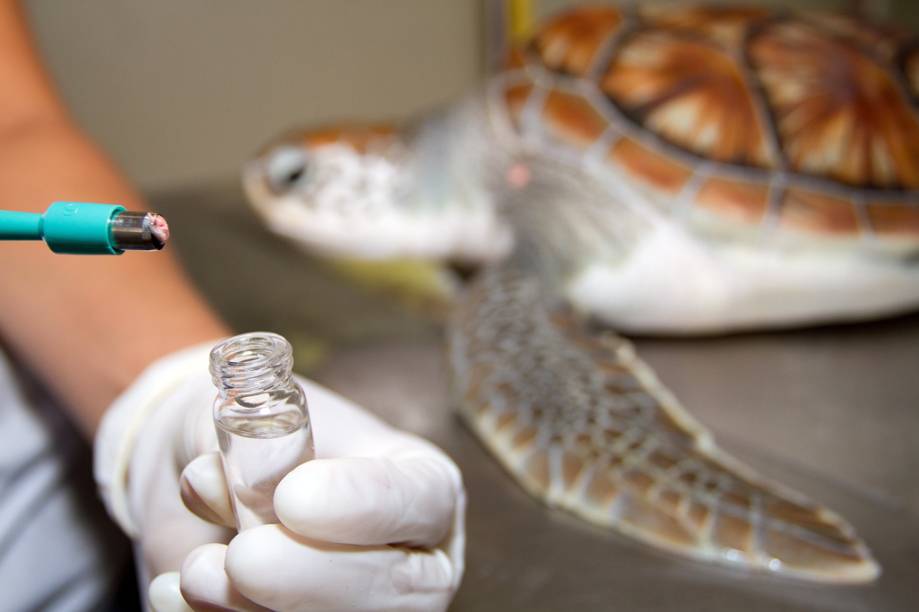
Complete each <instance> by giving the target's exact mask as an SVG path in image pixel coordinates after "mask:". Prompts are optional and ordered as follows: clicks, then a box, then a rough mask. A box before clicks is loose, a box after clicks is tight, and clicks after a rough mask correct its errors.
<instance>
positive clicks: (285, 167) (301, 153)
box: [265, 147, 309, 195]
mask: <svg viewBox="0 0 919 612" xmlns="http://www.w3.org/2000/svg"><path fill="white" fill-rule="evenodd" d="M308 157H309V154H308V153H307V152H306V151H305V150H303V149H299V148H296V147H283V148H281V149H278V150H277V151H275V152H273V153H272V154H271V155H270V156H269V157H268V159H267V160H266V161H265V179H266V182H267V184H268V188H269V189H271V191H272V192H273V193H274V194H276V195H282V194H285V193H288V192H289V191H292V190H293V189H295V188H296V187H298V186H299V185H301V184H302V183H303V182H304V181H305V180H306V178H307V175H308V174H309V172H308V170H309V164H308V163H307V162H308Z"/></svg>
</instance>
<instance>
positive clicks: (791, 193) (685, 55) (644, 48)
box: [492, 6, 919, 252]
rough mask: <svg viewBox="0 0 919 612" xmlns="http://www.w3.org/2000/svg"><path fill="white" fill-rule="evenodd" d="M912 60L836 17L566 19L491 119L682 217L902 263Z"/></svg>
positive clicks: (906, 244) (913, 152)
mask: <svg viewBox="0 0 919 612" xmlns="http://www.w3.org/2000/svg"><path fill="white" fill-rule="evenodd" d="M917 45H919V43H917V41H916V40H915V39H913V38H911V37H910V36H908V35H907V34H906V33H904V32H903V31H901V30H898V29H896V28H890V27H884V26H879V25H873V24H868V23H862V22H858V21H855V20H853V19H851V18H849V17H845V16H841V15H820V16H818V15H817V14H814V13H803V12H802V13H774V12H771V11H768V10H766V9H762V8H737V7H718V6H715V7H711V6H695V7H683V6H680V7H676V6H667V7H658V6H655V7H651V8H642V9H634V10H633V9H618V8H613V7H602V8H582V9H575V10H572V11H567V12H565V13H564V14H563V15H561V16H560V17H558V18H557V19H555V20H550V21H549V22H548V24H547V25H546V26H545V27H543V28H542V29H541V30H540V31H539V32H538V33H537V34H536V35H535V36H534V38H533V40H532V42H531V44H530V45H529V46H527V47H526V48H525V49H523V50H515V51H514V52H513V53H512V54H511V61H510V62H509V64H508V72H507V73H506V74H505V75H504V77H501V78H503V79H504V80H503V82H504V83H505V88H506V89H505V91H506V92H507V93H505V94H503V96H504V97H506V100H507V106H506V107H505V108H504V110H503V112H504V113H506V115H507V116H509V117H510V119H511V122H512V128H513V129H514V130H515V131H516V132H517V133H518V134H520V135H521V136H522V137H523V138H524V140H525V141H527V142H530V143H542V145H541V146H543V147H544V148H545V150H546V151H547V152H550V153H552V152H554V153H558V154H559V155H560V156H561V157H567V158H568V159H572V151H573V152H574V155H575V157H574V159H575V160H577V159H579V158H578V157H577V156H578V155H580V156H581V158H580V159H583V158H585V157H593V158H594V159H597V158H601V157H602V158H605V160H606V163H607V164H608V166H607V167H608V168H609V169H610V170H611V171H613V172H614V174H615V176H617V177H619V176H625V177H626V178H627V179H628V180H630V181H632V182H633V183H634V185H635V186H636V187H638V188H639V189H640V191H641V192H642V193H646V194H647V195H648V198H649V202H650V203H653V204H654V205H656V206H658V207H661V208H663V209H664V210H665V211H667V210H671V211H674V212H679V213H680V214H681V215H684V217H682V218H687V217H685V214H686V210H685V209H687V208H688V209H689V210H690V212H691V215H690V216H689V217H688V218H689V219H690V220H695V221H699V220H701V221H702V222H704V223H715V224H718V225H719V226H724V227H727V228H729V229H730V228H735V229H737V230H739V231H749V230H751V229H753V230H756V231H761V232H771V233H780V234H783V235H784V234H787V235H789V236H792V237H793V236H801V237H803V238H804V239H808V240H813V238H822V239H826V240H833V241H837V242H838V241H840V240H843V241H847V242H851V243H852V244H871V245H874V246H875V247H879V248H889V249H892V250H893V251H894V252H902V250H903V249H904V248H905V249H907V250H909V251H912V250H915V249H917V248H919V231H917V223H916V221H915V220H914V219H915V217H916V216H917V215H919V212H916V211H919V119H917V109H919V102H917V95H916V94H917V91H919V85H917V83H919V76H917V75H919V59H917V57H919V51H916V50H915V49H917V48H919V46H917ZM499 82H500V79H499ZM524 91H525V93H524ZM498 99H499V100H502V99H504V98H502V96H501V95H499V97H498ZM500 105H501V102H500V101H499V102H498V103H497V105H496V104H495V103H494V102H493V103H492V106H500ZM901 220H902V221H903V223H902V224H901V223H899V222H900V221H901ZM863 238H869V240H868V241H865V240H862V239H863Z"/></svg>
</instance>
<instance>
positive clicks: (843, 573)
mask: <svg viewBox="0 0 919 612" xmlns="http://www.w3.org/2000/svg"><path fill="white" fill-rule="evenodd" d="M450 356H451V365H452V367H453V369H454V377H455V383H456V386H457V388H456V391H457V392H458V394H459V395H460V397H461V398H462V412H463V415H464V417H465V418H466V420H467V421H468V422H469V423H470V424H471V426H472V428H473V429H474V430H475V432H476V433H477V434H478V435H479V437H480V438H481V439H482V440H483V441H484V443H485V444H486V446H487V447H488V448H489V449H490V450H491V452H493V453H494V454H495V455H496V456H497V457H498V459H499V460H500V461H501V462H502V463H503V464H504V466H505V467H506V468H507V469H508V470H509V471H510V472H511V474H512V475H513V476H514V478H515V479H516V480H517V481H519V482H520V483H521V484H522V485H523V486H524V487H525V488H526V489H527V490H528V491H529V492H530V493H531V494H533V495H534V496H535V497H537V498H539V499H540V500H542V501H544V502H545V503H547V504H549V505H550V506H558V507H561V508H564V509H566V510H569V511H571V512H573V513H575V514H577V515H579V516H581V517H583V518H584V519H586V520H588V521H590V522H592V523H595V524H598V525H602V526H606V527H611V528H613V529H614V530H616V531H618V532H620V533H623V534H625V535H628V536H631V537H633V538H635V539H638V540H640V541H643V542H646V543H648V544H651V545H654V546H657V547H659V548H663V549H666V550H669V551H672V552H675V553H679V554H682V555H686V556H689V557H692V558H695V559H701V560H706V561H711V562H717V563H722V564H728V565H735V566H745V567H750V568H754V569H759V570H767V571H770V572H774V573H777V574H783V575H788V576H793V577H797V578H803V579H809V580H817V581H824V582H866V581H870V580H872V579H874V578H875V577H876V576H877V575H878V574H879V567H878V565H877V563H876V562H875V561H874V560H873V559H872V557H871V554H870V552H869V551H868V549H867V547H866V546H865V544H864V543H863V542H862V541H861V540H860V539H859V538H858V536H857V535H856V534H855V532H854V530H853V528H852V527H851V526H850V525H849V524H848V523H847V522H846V521H845V520H844V519H842V518H841V517H840V516H838V515H837V514H835V513H834V512H832V511H830V510H829V509H827V508H824V507H822V506H820V505H818V504H815V503H813V502H811V501H808V500H807V499H805V498H803V497H802V496H801V495H799V494H797V493H795V492H792V491H790V490H788V489H786V488H784V487H781V486H779V485H777V484H774V483H771V482H769V481H767V480H765V479H763V478H760V477H758V476H756V475H755V474H754V473H753V472H752V471H751V470H750V469H749V468H747V467H745V466H743V465H741V464H740V463H738V462H737V461H736V460H734V459H732V458H731V457H729V456H728V455H726V454H725V453H723V452H721V451H720V450H719V449H718V448H717V447H716V446H715V444H714V442H713V440H712V438H711V435H710V434H709V432H708V431H706V430H705V429H704V428H703V427H702V426H701V425H700V424H698V423H697V422H696V421H695V420H693V419H692V417H690V416H689V415H688V414H687V413H686V412H685V411H684V410H683V408H682V407H680V405H679V404H678V403H677V402H676V400H675V399H674V398H673V397H672V396H671V394H670V393H669V392H668V391H667V390H666V389H665V388H664V387H663V386H662V385H661V384H660V383H659V382H658V380H657V379H656V377H655V376H654V374H653V373H652V372H651V371H650V369H649V368H648V367H647V366H646V365H645V364H644V363H642V361H641V360H640V359H638V358H637V357H636V356H635V354H634V351H633V349H632V346H631V344H630V343H628V342H627V341H626V340H623V339H621V338H619V337H616V336H613V335H609V336H604V337H596V336H591V335H589V334H588V333H587V330H586V329H585V328H584V327H583V326H581V325H579V323H578V320H577V318H576V317H575V316H574V315H573V313H571V312H570V311H568V310H567V309H565V308H556V307H554V306H553V304H552V301H551V300H550V299H549V298H548V297H547V296H545V295H543V289H542V285H541V283H540V282H539V281H538V280H537V279H534V278H531V277H528V276H526V275H523V274H521V273H519V272H518V271H516V269H515V268H514V267H513V265H510V264H509V265H505V266H503V267H500V268H496V269H491V270H489V271H487V272H486V273H485V274H483V276H482V278H480V279H479V280H478V281H477V283H476V284H475V285H474V286H473V287H471V288H470V290H469V293H468V294H467V295H466V297H465V299H464V301H463V302H462V304H460V305H459V306H458V308H457V311H456V313H455V316H454V318H453V320H452V322H451V330H450Z"/></svg>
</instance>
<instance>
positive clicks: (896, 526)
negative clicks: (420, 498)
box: [152, 186, 919, 612]
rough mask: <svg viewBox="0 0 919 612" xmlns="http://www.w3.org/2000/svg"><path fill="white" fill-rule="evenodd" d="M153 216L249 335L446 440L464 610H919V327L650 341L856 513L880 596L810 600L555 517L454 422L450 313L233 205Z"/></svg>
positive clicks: (740, 423)
mask: <svg viewBox="0 0 919 612" xmlns="http://www.w3.org/2000/svg"><path fill="white" fill-rule="evenodd" d="M152 200H153V204H154V208H155V209H156V210H158V212H162V213H164V214H165V215H166V216H167V218H168V219H169V221H170V224H171V225H172V227H173V228H174V229H175V232H174V234H175V239H176V244H177V248H178V251H179V254H180V256H181V257H182V259H183V260H184V262H185V264H186V266H187V267H188V269H189V271H190V273H191V274H192V276H193V277H194V278H195V280H196V282H197V283H198V285H199V286H200V287H201V288H202V289H203V290H204V291H205V293H206V294H207V295H208V297H209V298H210V299H211V300H212V302H213V303H214V305H215V306H216V307H217V308H218V309H219V310H220V311H221V312H222V313H223V314H224V316H226V317H227V319H228V320H229V322H230V323H231V324H232V325H234V326H235V327H237V328H238V329H239V330H241V331H243V330H244V331H249V330H254V329H269V330H271V331H277V332H279V333H282V334H285V335H287V336H288V337H289V338H290V339H291V340H292V341H293V342H294V344H295V350H296V356H297V362H298V369H299V370H300V371H302V372H304V373H306V374H308V375H310V376H311V377H313V378H315V379H317V380H319V381H320V382H323V383H324V384H326V385H328V386H330V387H331V388H333V389H335V390H336V391H339V392H340V393H342V394H344V395H346V396H349V397H351V398H353V399H354V400H356V401H358V402H360V403H361V404H363V405H364V406H366V407H368V408H370V409H372V410H374V411H376V412H377V413H379V414H381V415H382V416H383V417H384V418H386V419H387V420H389V421H390V422H392V423H394V424H396V425H398V426H400V427H403V428H405V429H409V430H411V431H414V432H417V433H419V434H421V435H424V436H427V437H429V438H431V439H432V440H434V441H435V442H436V443H438V444H439V445H440V446H442V447H443V448H444V449H445V450H446V451H447V452H448V453H450V455H451V456H452V457H453V458H454V459H455V460H456V461H457V463H458V464H459V465H460V467H461V468H462V470H463V474H464V478H465V481H466V486H467V489H468V493H469V511H468V517H467V530H468V540H467V556H466V562H467V568H466V575H465V579H464V581H463V586H462V589H461V590H460V593H459V595H458V597H457V599H456V601H455V603H454V605H453V607H452V608H451V609H452V610H456V611H457V612H461V611H467V610H468V611H479V610H572V609H578V610H679V611H681V612H683V611H692V610H705V611H715V610H730V611H737V610H743V611H744V612H753V611H759V610H764V611H765V610H768V611H774V610H794V611H813V610H845V611H856V610H871V611H879V610H914V609H916V608H917V605H919V603H917V602H919V479H917V477H916V473H917V471H919V445H917V436H919V315H911V316H907V317H900V318H897V319H893V320H888V321H881V322H874V323H866V324H859V325H851V326H837V327H827V328H817V329H808V330H799V331H791V332H782V333H769V334H766V333H762V334H748V335H738V336H731V337H723V338H707V339H692V340H689V339H681V340H672V339H638V340H637V341H636V344H637V348H638V351H639V354H640V355H642V356H643V357H644V359H645V360H646V361H647V362H648V363H649V364H650V365H651V366H652V367H654V368H655V369H656V371H657V373H658V374H659V375H660V377H661V379H662V380H663V381H664V382H665V383H666V384H668V385H669V387H670V388H671V390H672V391H673V392H674V393H675V394H676V396H677V397H679V398H680V399H681V400H682V401H683V403H684V404H685V405H686V406H687V408H689V410H690V411H691V412H692V413H693V414H694V415H695V416H697V417H698V418H699V419H700V420H701V421H702V422H703V423H705V424H706V425H707V426H709V427H710V428H711V429H712V430H713V431H714V432H715V434H716V437H717V439H718V440H719V442H720V443H721V445H722V446H723V447H724V448H726V449H727V450H728V451H729V452H732V453H734V454H735V455H736V456H737V457H738V458H740V459H742V460H743V461H745V462H747V463H748V464H750V465H751V466H753V467H754V468H756V469H757V470H759V471H760V472H761V473H762V474H764V475H767V476H769V477H772V478H775V479H777V480H779V481H780V482H783V483H786V484H788V485H790V486H792V487H795V488H797V489H798V490H800V491H802V492H805V493H807V494H808V495H809V496H811V497H813V498H814V499H817V500H819V501H821V502H824V503H826V504H827V505H828V506H830V507H831V508H833V509H835V510H836V511H838V512H840V513H841V514H842V515H843V516H845V517H846V518H847V519H849V520H850V521H851V522H852V523H853V524H854V525H855V526H856V528H857V529H858V531H859V533H860V534H861V535H862V536H863V537H864V538H865V540H866V541H867V543H868V545H869V546H870V547H871V548H872V550H873V552H874V554H875V555H876V557H877V559H878V561H879V562H880V563H881V565H882V567H883V571H884V573H883V575H882V577H881V578H880V580H879V581H878V582H877V583H875V584H873V585H870V586H864V587H832V586H819V585H812V584H805V583H799V582H792V581H788V580H780V579H776V578H771V577H766V576H761V575H752V574H743V573H739V572H736V571H731V570H728V569H721V568H715V567H711V566H707V565H702V564H694V563H690V562H687V561H683V560H680V559H676V558H672V557H669V556H667V555H665V554H662V553H657V552H655V551H652V550H649V549H648V548H645V547H642V546H640V545H638V544H636V543H634V542H631V541H629V540H627V539H625V538H622V537H619V536H617V535H615V534H612V533H607V532H604V531H603V530H600V529H597V528H594V527H591V526H589V525H586V524H584V523H582V522H581V521H579V520H576V519H574V518H572V517H570V516H568V515H566V514H563V513H561V512H556V511H552V510H549V509H547V508H545V507H544V506H542V505H540V504H539V503H537V502H536V501H534V500H533V499H531V498H530V497H529V496H528V495H527V494H526V493H524V491H523V490H522V489H520V488H519V487H518V486H517V485H516V484H515V483H514V482H513V481H512V480H511V479H510V477H509V476H508V475H507V474H505V473H504V471H503V470H502V468H501V467H500V466H499V465H498V464H497V462H495V461H493V460H492V459H491V457H490V456H488V455H487V454H486V452H485V451H484V449H483V448H482V446H481V445H479V443H478V442H477V440H476V439H475V438H474V437H473V436H472V434H471V433H470V432H469V430H468V429H466V428H465V427H464V426H463V424H462V423H461V422H460V421H459V419H458V418H457V417H456V416H455V414H454V413H453V412H452V411H451V409H450V401H449V397H448V393H447V386H448V384H447V382H448V378H447V372H446V367H445V363H444V360H443V359H442V348H441V340H440V332H439V327H438V325H437V323H436V319H437V317H436V316H434V315H430V316H426V315H425V314H424V313H425V312H429V311H430V310H432V309H433V307H432V306H430V305H429V306H427V307H426V306H424V305H419V304H412V305H403V304H400V303H399V301H398V300H396V299H394V298H392V297H390V296H387V295H384V294H383V293H381V292H380V291H379V290H371V289H367V288H362V287H357V286H355V285H353V284H351V283H348V282H346V281H344V280H342V279H341V278H340V277H339V276H338V275H337V274H336V273H335V272H334V271H333V270H332V268H331V267H329V266H328V265H326V264H323V263H321V262H317V261H315V260H310V259H308V258H307V257H306V256H305V255H303V254H302V253H300V252H298V251H297V250H296V249H295V248H294V247H292V246H290V245H288V244H287V243H285V242H284V241H283V240H281V239H279V238H275V237H273V236H271V235H269V234H268V233H267V232H265V230H263V229H262V228H261V226H260V225H259V223H258V221H257V220H256V219H255V218H254V216H252V215H251V214H250V213H249V212H248V211H247V210H246V208H245V206H244V205H243V201H242V195H241V193H239V190H238V189H236V188H234V187H232V186H214V187H211V188H200V189H188V190H184V191H177V192H172V193H164V194H161V195H160V196H158V197H153V198H152ZM435 310H436V309H435ZM320 435H321V434H320Z"/></svg>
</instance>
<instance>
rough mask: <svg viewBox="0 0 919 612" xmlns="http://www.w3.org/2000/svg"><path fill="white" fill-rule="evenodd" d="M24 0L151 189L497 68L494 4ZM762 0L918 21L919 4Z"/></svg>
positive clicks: (98, 118)
mask: <svg viewBox="0 0 919 612" xmlns="http://www.w3.org/2000/svg"><path fill="white" fill-rule="evenodd" d="M24 1H25V5H26V7H27V10H28V12H29V14H30V18H31V21H32V24H33V29H34V31H35V33H36V36H37V39H38V44H39V47H40V49H41V51H42V52H43V54H44V56H45V58H46V61H47V63H48V65H49V66H50V68H51V71H52V74H53V76H54V78H55V80H56V81H57V83H58V85H59V87H60V89H61V91H62V93H63V95H64V97H65V98H66V100H67V101H68V103H69V105H70V107H71V109H72V110H73V112H74V114H75V115H76V117H77V119H78V120H79V121H80V123H81V124H82V125H83V126H84V127H85V128H86V129H87V130H88V131H89V132H90V133H91V134H92V135H93V136H94V137H95V138H96V139H97V140H98V141H99V142H101V144H102V145H103V146H104V147H105V148H106V149H107V150H108V151H109V152H110V153H111V154H112V155H113V156H114V157H115V158H116V159H117V160H118V162H119V163H120V164H121V165H122V167H123V168H124V169H125V170H126V171H127V172H128V174H129V175H130V176H131V177H133V178H134V180H135V181H137V182H138V183H139V184H140V185H141V186H142V187H144V188H146V189H162V188H167V187H172V186H175V185H182V184H187V183H195V182H201V181H206V180H211V179H215V178H227V177H230V176H233V175H235V173H236V172H237V170H238V168H239V165H240V163H241V162H242V161H243V160H244V159H245V158H246V157H247V156H248V155H249V154H250V153H251V152H252V151H253V150H254V149H255V148H256V147H258V146H259V145H260V144H261V143H262V142H264V141H265V139H267V138H268V137H270V136H271V135H273V134H275V133H276V132H278V131H279V130H282V129H285V128H287V127H290V126H291V125H296V124H306V125H309V124H314V123H318V122H322V121H327V120H330V119H347V118H358V119H365V120H369V119H398V118H403V117H406V116H408V115H411V114H413V113H415V112H418V111H420V110H422V109H425V108H429V107H431V106H433V105H437V104H440V103H443V102H446V101H448V100H450V99H452V98H454V97H456V96H457V95H459V94H460V93H461V92H462V91H464V90H465V89H466V88H467V87H469V86H470V85H472V84H474V83H475V82H476V81H477V80H478V79H479V78H480V77H481V75H482V73H483V66H484V60H483V57H484V50H483V45H484V39H485V36H484V32H485V26H486V21H487V19H489V10H488V8H487V7H488V5H489V3H490V2H492V0H386V1H385V2H383V1H380V0H79V1H70V2H66V1H61V0H24ZM494 1H500V0H494ZM758 2H759V3H761V4H762V3H766V4H773V5H775V4H784V5H786V6H787V5H790V4H791V5H794V6H802V4H803V5H807V6H820V7H828V8H841V7H848V6H852V5H859V4H860V5H861V6H863V8H864V9H865V10H867V11H869V12H871V13H874V14H877V15H880V16H882V17H886V18H894V19H897V20H898V21H900V22H904V21H905V22H907V23H911V24H913V27H914V28H915V25H916V21H917V19H916V12H917V11H916V9H915V8H914V5H915V0H870V1H864V2H860V3H859V2H857V1H856V2H853V0H807V1H806V2H802V1H801V0H798V1H796V2H793V3H791V2H789V0H785V1H784V2H783V1H781V0H773V1H767V2H764V1H763V0H758ZM574 3H575V2H572V1H571V0H538V1H537V3H536V11H535V12H536V14H537V15H545V14H548V13H551V12H553V11H556V10H559V9H560V8H563V7H564V6H566V5H570V4H574Z"/></svg>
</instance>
